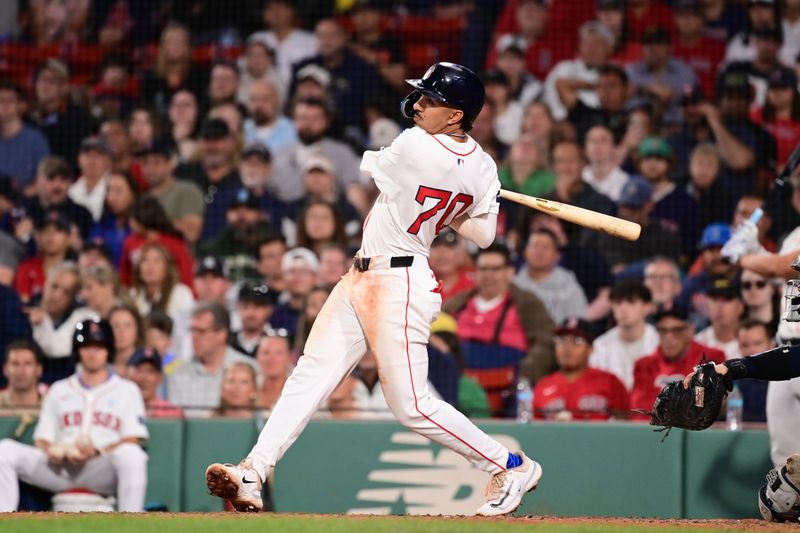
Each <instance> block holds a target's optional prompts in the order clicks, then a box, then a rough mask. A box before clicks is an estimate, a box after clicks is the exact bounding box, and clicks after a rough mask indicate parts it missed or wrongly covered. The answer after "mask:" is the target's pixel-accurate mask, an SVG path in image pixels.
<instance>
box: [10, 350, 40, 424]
mask: <svg viewBox="0 0 800 533" xmlns="http://www.w3.org/2000/svg"><path fill="white" fill-rule="evenodd" d="M43 364H44V354H43V353H42V350H41V348H39V346H38V345H37V344H36V343H35V342H33V341H30V340H27V339H20V340H16V341H13V342H12V343H10V344H9V345H8V346H6V349H5V352H4V353H3V376H5V378H6V381H7V382H8V385H7V387H6V388H5V389H4V390H2V391H0V415H2V416H24V415H26V414H27V415H28V416H38V415H39V408H40V407H41V405H42V394H41V392H40V390H39V380H40V379H41V378H42V365H43Z"/></svg>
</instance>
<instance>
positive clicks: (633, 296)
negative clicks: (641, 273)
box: [609, 279, 653, 303]
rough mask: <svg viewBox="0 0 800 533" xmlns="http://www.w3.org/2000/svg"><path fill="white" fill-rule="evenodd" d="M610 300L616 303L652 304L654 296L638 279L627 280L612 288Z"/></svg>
mask: <svg viewBox="0 0 800 533" xmlns="http://www.w3.org/2000/svg"><path fill="white" fill-rule="evenodd" d="M609 299H610V300H611V301H612V302H615V303H618V302H636V301H640V302H644V303H650V302H652V301H653V295H652V294H651V293H650V289H648V288H647V287H645V285H644V283H642V282H641V281H639V280H638V279H626V280H623V281H620V282H619V283H617V284H616V285H614V287H612V288H611V295H610V296H609Z"/></svg>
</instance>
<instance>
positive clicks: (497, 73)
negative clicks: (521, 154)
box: [483, 70, 524, 146]
mask: <svg viewBox="0 0 800 533" xmlns="http://www.w3.org/2000/svg"><path fill="white" fill-rule="evenodd" d="M483 85H484V87H485V88H486V101H487V102H488V103H489V105H491V106H492V108H493V109H494V136H495V137H496V138H497V140H498V141H500V142H501V143H503V144H504V145H506V146H509V145H512V144H514V142H515V141H516V140H517V138H518V137H519V134H520V131H521V129H522V118H523V113H524V109H523V107H522V104H520V103H519V102H517V101H516V100H514V99H513V98H512V97H511V81H510V80H509V79H508V76H506V74H505V72H503V71H501V70H490V71H488V72H486V73H485V74H484V75H483Z"/></svg>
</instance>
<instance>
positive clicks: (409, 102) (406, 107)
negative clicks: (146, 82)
mask: <svg viewBox="0 0 800 533" xmlns="http://www.w3.org/2000/svg"><path fill="white" fill-rule="evenodd" d="M420 98H422V93H421V92H419V91H412V92H411V93H409V95H408V96H406V97H405V98H403V101H402V102H400V112H401V113H402V114H403V116H404V117H406V118H414V104H416V103H417V102H419V99H420Z"/></svg>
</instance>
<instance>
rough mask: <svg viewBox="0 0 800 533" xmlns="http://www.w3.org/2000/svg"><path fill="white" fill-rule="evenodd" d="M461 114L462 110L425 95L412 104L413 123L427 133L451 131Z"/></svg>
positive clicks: (462, 114)
mask: <svg viewBox="0 0 800 533" xmlns="http://www.w3.org/2000/svg"><path fill="white" fill-rule="evenodd" d="M463 116H464V113H463V112H461V111H459V110H457V109H453V108H452V107H447V106H445V105H444V104H442V103H441V102H439V101H437V100H434V99H432V98H428V97H427V96H423V97H422V98H420V99H419V100H417V102H416V103H415V104H414V124H416V125H417V126H419V127H420V128H422V129H423V130H425V131H427V132H428V133H441V132H442V131H451V130H452V129H453V126H454V125H455V124H458V123H459V121H460V120H461V118H462V117H463Z"/></svg>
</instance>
